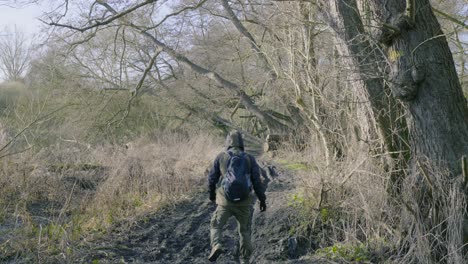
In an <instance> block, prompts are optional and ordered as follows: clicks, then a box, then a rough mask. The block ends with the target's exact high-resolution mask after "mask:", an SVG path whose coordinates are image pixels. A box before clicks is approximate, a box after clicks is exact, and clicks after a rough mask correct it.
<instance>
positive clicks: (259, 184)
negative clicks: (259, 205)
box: [250, 156, 266, 203]
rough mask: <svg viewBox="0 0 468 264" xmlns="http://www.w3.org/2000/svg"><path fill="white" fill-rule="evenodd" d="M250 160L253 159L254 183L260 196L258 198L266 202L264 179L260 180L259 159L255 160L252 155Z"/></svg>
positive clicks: (252, 177) (256, 192)
mask: <svg viewBox="0 0 468 264" xmlns="http://www.w3.org/2000/svg"><path fill="white" fill-rule="evenodd" d="M250 160H251V161H252V172H251V173H252V176H251V179H252V185H253V188H254V191H255V194H256V195H257V197H258V200H259V201H260V202H263V203H265V201H266V196H265V189H264V186H263V184H262V181H261V180H260V168H259V167H258V164H257V161H256V160H255V158H254V157H252V156H251V157H250Z"/></svg>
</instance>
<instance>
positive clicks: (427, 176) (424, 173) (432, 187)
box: [416, 160, 435, 193]
mask: <svg viewBox="0 0 468 264" xmlns="http://www.w3.org/2000/svg"><path fill="white" fill-rule="evenodd" d="M416 164H418V167H419V169H420V170H421V172H422V175H423V176H424V178H425V179H426V181H427V183H428V184H429V187H430V188H431V192H432V193H434V191H435V189H434V184H433V183H432V181H431V179H430V178H429V175H428V174H427V172H426V171H425V170H424V168H423V166H422V165H421V163H420V162H419V160H417V161H416Z"/></svg>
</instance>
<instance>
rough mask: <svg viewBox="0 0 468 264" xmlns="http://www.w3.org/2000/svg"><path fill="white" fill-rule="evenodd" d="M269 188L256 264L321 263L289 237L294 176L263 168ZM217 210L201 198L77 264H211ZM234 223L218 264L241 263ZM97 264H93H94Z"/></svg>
mask: <svg viewBox="0 0 468 264" xmlns="http://www.w3.org/2000/svg"><path fill="white" fill-rule="evenodd" d="M263 168H264V169H265V171H264V173H263V177H264V180H265V181H266V182H267V192H266V195H267V205H268V209H267V211H266V212H263V213H262V212H260V211H259V208H258V203H257V204H256V206H255V211H254V216H253V217H254V218H253V226H252V242H253V245H254V253H253V255H252V258H251V261H252V263H320V262H321V261H318V260H311V259H308V260H305V258H304V257H303V256H304V255H306V254H307V253H308V251H309V250H310V249H311V248H310V245H309V243H308V242H307V241H304V240H298V239H296V238H295V237H294V236H293V235H292V234H291V233H292V232H291V228H292V226H293V225H294V221H295V220H294V219H295V218H294V215H295V214H296V212H295V211H294V209H293V208H292V207H291V206H290V204H289V202H290V200H291V194H292V192H293V190H294V183H293V182H294V181H293V179H292V175H291V173H288V172H287V171H285V170H278V169H277V168H276V167H275V166H272V165H268V164H263ZM215 208H216V205H215V204H213V203H212V202H210V201H209V200H208V194H207V193H206V192H199V193H196V194H194V195H193V196H192V198H191V199H189V200H186V201H184V202H182V203H180V204H178V205H176V206H174V207H169V208H166V209H164V210H162V211H159V212H158V213H157V214H155V215H152V216H149V217H147V218H146V220H145V221H144V222H140V223H138V224H136V225H135V226H133V227H132V228H131V229H130V230H126V231H124V232H119V231H116V232H112V234H110V235H109V236H108V237H105V238H101V239H99V240H98V241H93V242H91V243H89V244H88V245H87V246H86V247H85V248H82V249H81V250H80V253H79V257H77V259H76V261H77V262H84V263H187V264H189V263H194V264H196V263H209V262H208V260H207V257H208V254H209V252H210V239H209V227H210V219H211V214H212V213H213V211H214V210H215ZM236 228H237V227H236V222H235V219H234V218H231V219H230V221H229V222H228V224H227V226H226V227H225V232H224V248H225V249H226V250H225V253H224V254H223V255H221V256H220V257H219V259H218V261H217V263H239V256H238V234H237V229H236ZM93 261H94V262H93Z"/></svg>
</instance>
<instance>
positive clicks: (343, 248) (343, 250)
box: [315, 243, 370, 263]
mask: <svg viewBox="0 0 468 264" xmlns="http://www.w3.org/2000/svg"><path fill="white" fill-rule="evenodd" d="M315 253H316V255H318V256H321V257H325V258H328V259H331V260H344V261H357V262H359V263H366V262H369V261H370V253H369V251H368V250H367V247H366V246H365V245H364V244H362V243H358V244H334V245H333V246H330V247H325V248H321V249H319V250H317V251H316V252H315Z"/></svg>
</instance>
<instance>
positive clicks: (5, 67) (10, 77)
mask: <svg viewBox="0 0 468 264" xmlns="http://www.w3.org/2000/svg"><path fill="white" fill-rule="evenodd" d="M29 43H30V42H29V41H28V39H27V37H26V35H25V34H24V32H22V31H21V30H19V29H18V27H16V26H15V27H13V29H11V28H5V29H4V34H3V35H2V36H1V37H0V70H1V71H2V72H3V75H4V78H5V79H6V80H7V81H18V80H20V79H21V78H22V77H23V75H24V74H25V72H26V70H27V68H28V65H29V60H30V58H31V46H30V45H29Z"/></svg>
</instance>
